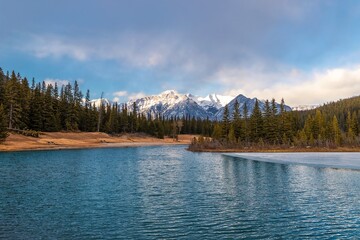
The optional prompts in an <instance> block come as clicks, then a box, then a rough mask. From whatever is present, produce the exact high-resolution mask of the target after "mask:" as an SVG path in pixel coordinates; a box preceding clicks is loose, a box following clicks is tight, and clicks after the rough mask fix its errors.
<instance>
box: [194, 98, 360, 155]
mask: <svg viewBox="0 0 360 240" xmlns="http://www.w3.org/2000/svg"><path fill="white" fill-rule="evenodd" d="M235 104H236V106H235V110H234V112H233V113H229V110H228V108H227V106H226V107H225V111H224V116H223V119H222V121H221V122H219V123H216V124H215V126H214V130H213V133H212V135H211V138H207V137H206V136H202V137H200V138H198V139H196V138H195V139H194V141H193V143H192V144H191V146H190V149H192V150H204V149H222V148H223V149H229V148H233V149H241V148H246V149H248V148H275V147H286V148H288V147H327V148H336V147H338V146H350V147H354V146H359V145H360V137H359V131H360V130H359V111H360V97H353V98H350V99H345V100H340V101H338V102H333V103H329V104H325V105H324V106H322V107H319V108H317V109H315V110H309V111H292V112H286V111H285V110H284V100H282V101H281V104H280V109H277V107H276V104H275V100H274V99H273V100H272V101H271V102H269V101H268V100H266V102H265V109H264V111H261V109H260V107H259V104H258V102H256V103H255V106H254V109H253V112H252V113H249V114H248V113H247V107H246V104H245V105H244V106H243V107H244V109H243V113H244V114H243V116H241V115H240V109H239V104H238V103H237V102H236V103H235Z"/></svg>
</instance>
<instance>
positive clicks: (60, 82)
mask: <svg viewBox="0 0 360 240" xmlns="http://www.w3.org/2000/svg"><path fill="white" fill-rule="evenodd" d="M44 82H45V84H46V85H50V84H51V85H52V86H55V83H57V85H58V87H60V88H61V87H62V86H64V85H67V84H69V82H70V81H69V80H66V79H54V78H46V79H44Z"/></svg>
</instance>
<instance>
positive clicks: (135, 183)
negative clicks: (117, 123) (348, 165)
mask: <svg viewBox="0 0 360 240" xmlns="http://www.w3.org/2000/svg"><path fill="white" fill-rule="evenodd" d="M184 148H185V146H157V147H137V148H108V149H84V150H62V151H37V152H14V153H0V204H1V206H0V238H4V239H99V238H101V239H114V238H116V239H158V238H162V239H235V238H236V239H242V238H258V239H261V238H269V239H272V238H275V239H278V238H284V239H314V238H325V239H328V238H333V239H334V238H335V239H337V238H355V237H358V236H359V235H360V171H354V170H345V169H333V168H318V167H314V166H302V165H284V164H278V163H273V162H261V161H253V160H248V159H239V158H235V157H229V156H223V155H221V154H217V153H192V152H188V151H186V150H185V149H184Z"/></svg>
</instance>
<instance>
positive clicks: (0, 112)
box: [0, 104, 8, 142]
mask: <svg viewBox="0 0 360 240" xmlns="http://www.w3.org/2000/svg"><path fill="white" fill-rule="evenodd" d="M7 136H8V133H7V122H6V115H5V110H4V106H3V105H2V104H1V105H0V142H3V141H5V139H6V138H7Z"/></svg>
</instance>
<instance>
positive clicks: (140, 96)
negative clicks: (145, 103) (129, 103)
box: [128, 92, 146, 100]
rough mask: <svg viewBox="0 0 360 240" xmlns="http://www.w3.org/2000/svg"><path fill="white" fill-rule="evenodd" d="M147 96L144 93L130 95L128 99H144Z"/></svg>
mask: <svg viewBox="0 0 360 240" xmlns="http://www.w3.org/2000/svg"><path fill="white" fill-rule="evenodd" d="M145 96H146V94H145V93H143V92H137V93H131V94H129V96H128V99H129V100H133V99H138V98H143V97H145Z"/></svg>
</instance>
